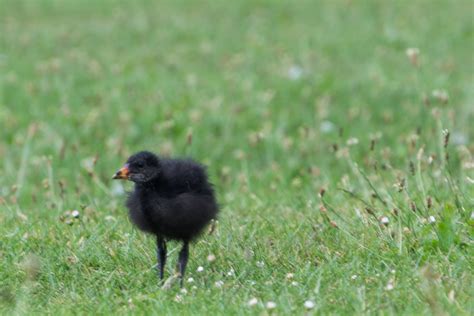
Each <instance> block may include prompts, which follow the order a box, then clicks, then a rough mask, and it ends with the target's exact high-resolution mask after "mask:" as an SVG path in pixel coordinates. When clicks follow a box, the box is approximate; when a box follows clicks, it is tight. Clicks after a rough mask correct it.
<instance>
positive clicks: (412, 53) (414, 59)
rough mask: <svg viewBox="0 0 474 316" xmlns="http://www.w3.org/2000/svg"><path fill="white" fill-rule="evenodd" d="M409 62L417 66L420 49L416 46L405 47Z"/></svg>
mask: <svg viewBox="0 0 474 316" xmlns="http://www.w3.org/2000/svg"><path fill="white" fill-rule="evenodd" d="M405 53H406V55H407V57H408V59H409V60H410V62H411V63H412V64H413V65H415V66H417V65H418V56H419V55H420V50H419V49H418V48H407V50H406V51H405Z"/></svg>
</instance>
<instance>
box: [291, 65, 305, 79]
mask: <svg viewBox="0 0 474 316" xmlns="http://www.w3.org/2000/svg"><path fill="white" fill-rule="evenodd" d="M302 75H303V68H301V67H300V66H298V65H293V66H291V67H290V68H289V69H288V78H290V79H291V80H298V79H300V78H301V76H302Z"/></svg>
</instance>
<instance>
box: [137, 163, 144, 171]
mask: <svg viewBox="0 0 474 316" xmlns="http://www.w3.org/2000/svg"><path fill="white" fill-rule="evenodd" d="M136 166H137V168H139V169H141V168H143V167H144V165H143V163H142V162H137V164H136Z"/></svg>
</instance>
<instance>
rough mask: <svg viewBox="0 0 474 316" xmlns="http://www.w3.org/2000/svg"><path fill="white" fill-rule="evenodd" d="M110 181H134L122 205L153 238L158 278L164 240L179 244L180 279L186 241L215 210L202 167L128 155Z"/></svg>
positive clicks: (184, 161) (147, 154)
mask: <svg viewBox="0 0 474 316" xmlns="http://www.w3.org/2000/svg"><path fill="white" fill-rule="evenodd" d="M114 179H128V180H131V181H133V182H135V189H134V191H133V192H131V193H130V194H129V196H128V199H127V202H126V206H127V208H128V209H129V214H130V218H131V220H132V222H133V223H134V224H135V225H136V226H137V227H138V228H140V229H141V230H143V231H145V232H148V233H151V234H154V235H156V237H157V247H158V261H159V273H160V278H163V269H164V265H165V262H166V240H167V239H174V240H180V241H182V242H183V248H182V249H181V252H180V255H179V262H178V268H179V270H180V274H181V278H182V277H183V275H184V271H185V268H186V263H187V257H188V247H189V242H190V241H192V240H193V239H195V238H196V237H197V236H199V233H200V232H201V231H202V230H203V229H204V227H206V226H207V225H208V224H209V222H210V221H211V220H212V219H214V218H216V216H217V213H218V211H219V209H218V205H217V203H216V199H215V197H214V190H213V188H212V185H211V184H210V183H209V181H208V178H207V174H206V170H205V167H204V166H202V165H201V164H199V163H197V162H195V161H193V160H190V159H160V158H158V157H157V156H156V155H155V154H153V153H151V152H147V151H143V152H139V153H137V154H135V155H133V156H131V157H130V158H129V159H128V160H127V163H126V164H125V166H124V167H123V168H122V169H120V170H119V171H118V172H117V173H116V174H115V176H114ZM181 284H182V279H181Z"/></svg>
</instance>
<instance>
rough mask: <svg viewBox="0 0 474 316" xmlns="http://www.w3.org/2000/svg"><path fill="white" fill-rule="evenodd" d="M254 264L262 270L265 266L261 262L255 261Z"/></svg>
mask: <svg viewBox="0 0 474 316" xmlns="http://www.w3.org/2000/svg"><path fill="white" fill-rule="evenodd" d="M256 264H257V267H259V268H263V267H264V266H265V262H263V261H257V263H256Z"/></svg>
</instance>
